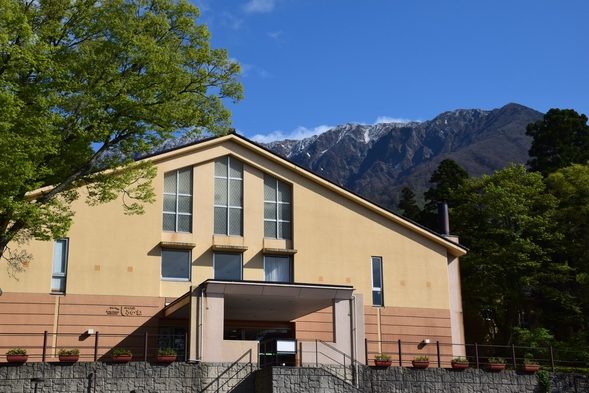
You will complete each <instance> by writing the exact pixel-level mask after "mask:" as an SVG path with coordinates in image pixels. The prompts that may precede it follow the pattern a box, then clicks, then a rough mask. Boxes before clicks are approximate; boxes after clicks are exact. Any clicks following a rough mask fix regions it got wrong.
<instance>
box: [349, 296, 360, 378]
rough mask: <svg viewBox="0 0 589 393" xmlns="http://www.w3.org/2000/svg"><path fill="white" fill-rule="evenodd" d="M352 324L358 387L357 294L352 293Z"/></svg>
mask: <svg viewBox="0 0 589 393" xmlns="http://www.w3.org/2000/svg"><path fill="white" fill-rule="evenodd" d="M350 314H351V315H350V324H351V325H352V326H351V327H352V361H353V366H354V375H355V377H356V378H355V381H354V385H355V386H356V388H358V386H359V385H360V384H359V376H358V341H357V338H358V337H357V334H358V332H357V329H356V295H352V299H350Z"/></svg>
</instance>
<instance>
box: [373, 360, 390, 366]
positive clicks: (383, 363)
mask: <svg viewBox="0 0 589 393" xmlns="http://www.w3.org/2000/svg"><path fill="white" fill-rule="evenodd" d="M391 364H393V361H392V360H382V359H374V365H375V366H376V367H390V366H391Z"/></svg>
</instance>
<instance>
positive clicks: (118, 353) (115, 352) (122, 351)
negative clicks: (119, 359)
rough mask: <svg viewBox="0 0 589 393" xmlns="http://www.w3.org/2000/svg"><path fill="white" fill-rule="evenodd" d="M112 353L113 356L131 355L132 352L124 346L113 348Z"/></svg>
mask: <svg viewBox="0 0 589 393" xmlns="http://www.w3.org/2000/svg"><path fill="white" fill-rule="evenodd" d="M112 354H113V355H114V356H130V355H133V352H131V350H130V349H126V348H115V349H113V350H112Z"/></svg>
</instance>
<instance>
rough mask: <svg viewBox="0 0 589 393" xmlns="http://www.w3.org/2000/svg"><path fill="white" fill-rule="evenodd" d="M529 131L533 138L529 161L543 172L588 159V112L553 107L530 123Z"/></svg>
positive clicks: (535, 169)
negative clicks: (542, 116)
mask: <svg viewBox="0 0 589 393" xmlns="http://www.w3.org/2000/svg"><path fill="white" fill-rule="evenodd" d="M526 135H528V136H531V137H532V138H533V139H532V146H531V147H530V150H529V155H530V160H529V161H528V165H529V167H530V169H531V170H532V171H538V172H541V173H542V174H543V175H544V176H547V175H548V174H550V173H552V172H555V171H556V170H557V169H559V168H564V167H566V166H569V165H570V164H585V163H587V161H589V126H588V125H587V116H585V115H583V114H581V115H579V114H578V113H577V112H575V111H574V110H572V109H550V110H549V111H548V113H546V114H545V115H544V119H543V120H538V121H537V122H535V123H531V124H528V126H527V127H526Z"/></svg>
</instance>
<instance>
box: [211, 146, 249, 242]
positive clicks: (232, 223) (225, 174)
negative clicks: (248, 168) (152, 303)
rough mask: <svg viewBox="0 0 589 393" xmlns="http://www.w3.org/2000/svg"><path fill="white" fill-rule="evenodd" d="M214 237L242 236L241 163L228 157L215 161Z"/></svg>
mask: <svg viewBox="0 0 589 393" xmlns="http://www.w3.org/2000/svg"><path fill="white" fill-rule="evenodd" d="M214 226H215V228H214V232H215V234H216V235H226V236H243V163H242V162H241V161H239V160H236V159H235V158H232V157H230V156H226V157H222V158H218V159H216V160H215V224H214Z"/></svg>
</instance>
